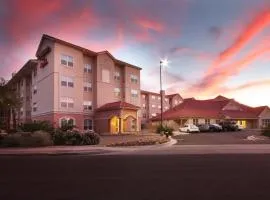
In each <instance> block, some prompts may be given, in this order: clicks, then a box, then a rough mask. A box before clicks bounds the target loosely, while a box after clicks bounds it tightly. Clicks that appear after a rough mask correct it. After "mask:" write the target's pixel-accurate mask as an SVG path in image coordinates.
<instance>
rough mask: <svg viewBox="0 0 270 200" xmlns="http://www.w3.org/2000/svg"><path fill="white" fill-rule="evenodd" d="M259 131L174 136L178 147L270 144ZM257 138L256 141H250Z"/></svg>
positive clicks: (269, 140)
mask: <svg viewBox="0 0 270 200" xmlns="http://www.w3.org/2000/svg"><path fill="white" fill-rule="evenodd" d="M260 134H261V133H260V131H259V130H242V131H237V132H218V133H190V134H180V135H177V136H174V138H175V139H177V141H178V142H177V144H178V145H211V144H270V139H269V138H267V137H264V136H261V135H260ZM248 136H255V140H248V139H247V138H248Z"/></svg>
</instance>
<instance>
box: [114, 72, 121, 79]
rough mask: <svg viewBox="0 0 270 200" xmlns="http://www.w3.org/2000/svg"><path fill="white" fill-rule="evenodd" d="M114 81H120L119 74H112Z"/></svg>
mask: <svg viewBox="0 0 270 200" xmlns="http://www.w3.org/2000/svg"><path fill="white" fill-rule="evenodd" d="M114 80H118V81H119V80H120V72H114Z"/></svg>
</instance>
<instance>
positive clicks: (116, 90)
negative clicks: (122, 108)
mask: <svg viewBox="0 0 270 200" xmlns="http://www.w3.org/2000/svg"><path fill="white" fill-rule="evenodd" d="M113 91H114V96H115V97H120V96H121V89H120V88H114V90H113Z"/></svg>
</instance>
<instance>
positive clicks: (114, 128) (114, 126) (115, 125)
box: [110, 116, 119, 134]
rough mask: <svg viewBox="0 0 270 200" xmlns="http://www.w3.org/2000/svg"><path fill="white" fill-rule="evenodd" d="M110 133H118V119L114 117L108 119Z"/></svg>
mask: <svg viewBox="0 0 270 200" xmlns="http://www.w3.org/2000/svg"><path fill="white" fill-rule="evenodd" d="M110 132H111V133H113V134H117V133H119V118H118V117H116V116H114V117H112V118H111V119H110Z"/></svg>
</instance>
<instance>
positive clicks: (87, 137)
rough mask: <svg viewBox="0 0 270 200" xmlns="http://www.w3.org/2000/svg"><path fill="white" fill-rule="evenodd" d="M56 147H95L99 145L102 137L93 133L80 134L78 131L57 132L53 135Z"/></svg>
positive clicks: (58, 130)
mask: <svg viewBox="0 0 270 200" xmlns="http://www.w3.org/2000/svg"><path fill="white" fill-rule="evenodd" d="M52 138H53V143H54V144H55V145H95V144H99V142H100V137H99V135H98V134H97V133H95V132H93V131H86V132H84V133H80V132H79V131H78V130H68V131H63V130H61V129H57V130H55V132H54V133H53V135H52Z"/></svg>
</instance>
